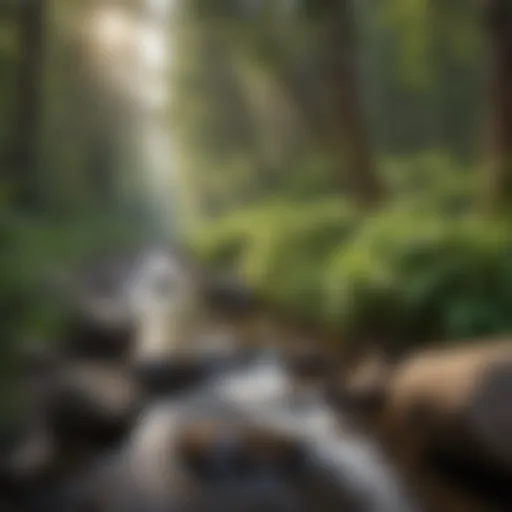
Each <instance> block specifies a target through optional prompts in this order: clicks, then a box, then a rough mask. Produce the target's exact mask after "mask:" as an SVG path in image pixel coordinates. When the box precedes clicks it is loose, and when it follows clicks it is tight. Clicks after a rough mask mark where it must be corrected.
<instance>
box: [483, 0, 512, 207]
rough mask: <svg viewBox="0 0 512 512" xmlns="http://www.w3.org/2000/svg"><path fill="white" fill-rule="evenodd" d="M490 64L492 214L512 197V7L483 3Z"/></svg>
mask: <svg viewBox="0 0 512 512" xmlns="http://www.w3.org/2000/svg"><path fill="white" fill-rule="evenodd" d="M481 2H482V9H483V17H484V29H485V36H486V41H487V46H488V57H489V58H488V62H489V70H488V72H489V93H490V105H489V109H490V112H489V141H488V142H489V170H488V175H487V179H488V182H489V183H488V189H487V192H488V196H487V198H486V199H487V201H488V205H489V207H490V209H492V210H493V211H497V210H502V209H504V208H506V207H508V206H509V204H510V199H511V198H512V4H511V3H510V2H509V0H481Z"/></svg>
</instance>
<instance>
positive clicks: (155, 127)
mask: <svg viewBox="0 0 512 512" xmlns="http://www.w3.org/2000/svg"><path fill="white" fill-rule="evenodd" d="M176 7H177V0H143V6H142V15H141V16H140V18H139V20H138V23H137V48H138V61H139V69H138V76H137V83H138V95H137V97H138V100H139V115H138V118H137V122H136V127H137V129H136V138H137V144H138V149H139V151H140V158H141V169H142V172H143V173H144V177H145V178H146V180H145V184H144V185H145V187H146V194H147V198H148V200H149V202H150V204H151V206H152V209H153V217H154V220H155V227H156V229H157V230H159V231H160V232H161V233H162V232H163V233H164V234H167V235H171V234H172V232H170V228H171V227H172V228H175V227H176V223H175V222H173V214H174V213H175V209H174V205H173V201H174V196H175V191H176V179H175V171H176V170H175V168H174V165H175V162H174V158H173V149H172V134H171V129H170V120H169V119H168V115H169V112H168V107H169V101H170V90H171V87H170V83H169V77H170V71H171V66H172V40H171V38H170V37H169V36H168V34H169V32H170V27H171V24H172V23H173V19H174V14H175V11H176Z"/></svg>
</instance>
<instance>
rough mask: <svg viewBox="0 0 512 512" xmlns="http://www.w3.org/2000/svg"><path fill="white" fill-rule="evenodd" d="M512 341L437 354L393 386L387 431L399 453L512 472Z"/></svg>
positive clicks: (412, 363)
mask: <svg viewBox="0 0 512 512" xmlns="http://www.w3.org/2000/svg"><path fill="white" fill-rule="evenodd" d="M511 404H512V343H511V342H509V341H504V342H502V341H493V342H492V343H491V342H488V343H487V344H485V345H483V344H480V345H476V346H474V345H471V346H464V347H456V348H452V349H445V350H430V351H425V352H422V353H419V354H417V355H414V356H411V357H409V358H408V359H406V360H404V361H403V362H402V363H400V364H399V365H398V366H397V368H396V370H395V371H394V373H393V375H392V376H391V377H390V380H389V382H388V385H387V393H386V404H385V412H384V416H385V422H384V430H385V434H386V436H387V438H388V440H389V441H390V442H391V443H392V444H393V445H394V447H395V449H396V450H397V452H400V454H401V455H405V456H407V457H412V459H413V460H415V459H417V458H418V457H423V456H424V455H425V454H427V453H429V454H436V456H437V455H439V456H440V457H446V458H448V459H453V460H458V461H461V462H464V463H466V464H468V465H471V466H473V467H479V468H482V469H485V470H489V471H497V472H508V473H509V474H512V437H511V432H512V408H511Z"/></svg>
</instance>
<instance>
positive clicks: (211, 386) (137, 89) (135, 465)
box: [96, 0, 415, 512]
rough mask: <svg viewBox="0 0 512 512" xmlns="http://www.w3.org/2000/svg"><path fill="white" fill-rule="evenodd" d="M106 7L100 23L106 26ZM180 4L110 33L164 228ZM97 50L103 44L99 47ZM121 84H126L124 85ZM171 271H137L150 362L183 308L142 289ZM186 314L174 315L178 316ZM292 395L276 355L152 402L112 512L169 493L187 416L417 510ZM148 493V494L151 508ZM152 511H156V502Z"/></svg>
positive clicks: (379, 507)
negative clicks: (130, 57)
mask: <svg viewBox="0 0 512 512" xmlns="http://www.w3.org/2000/svg"><path fill="white" fill-rule="evenodd" d="M99 5H100V7H97V8H98V9H100V15H99V16H98V17H97V19H102V16H101V4H99ZM106 5H107V4H105V8H107V7H106ZM177 6H178V2H177V1H174V0H141V7H142V9H141V10H140V12H139V14H138V15H136V16H135V17H133V16H132V18H130V20H131V21H130V22H129V23H128V22H127V21H126V20H127V19H128V18H123V16H121V10H120V9H121V7H119V8H118V11H117V14H116V11H115V10H114V11H112V8H111V7H109V9H110V10H109V11H108V13H109V14H108V16H110V19H111V20H115V19H116V16H117V22H116V23H117V25H116V24H115V23H111V25H110V27H111V29H112V27H118V28H117V29H116V30H118V32H119V33H120V32H122V31H124V32H123V33H124V34H126V33H128V37H127V40H132V42H133V41H135V46H134V47H135V49H136V59H135V61H134V62H135V66H134V67H132V68H131V70H132V73H129V72H127V70H126V69H124V70H120V69H119V66H122V65H123V64H122V63H123V62H124V61H122V60H121V59H119V60H117V59H115V58H112V59H111V66H110V67H109V68H106V69H104V73H105V74H106V78H107V79H109V77H110V82H111V85H112V87H114V88H117V89H118V91H119V94H126V93H127V91H128V90H129V91H130V94H131V98H132V102H133V105H132V107H133V109H134V112H135V113H136V115H135V116H134V121H135V122H134V125H135V132H134V133H135V137H134V140H135V141H136V143H137V153H138V154H139V157H140V160H141V163H142V165H141V168H142V170H143V177H144V190H145V194H146V197H147V201H148V202H149V203H150V204H152V205H153V207H154V209H155V213H156V216H155V218H156V219H158V221H163V222H162V226H164V227H165V228H167V226H168V224H169V222H170V219H171V218H172V213H173V206H174V205H173V202H172V197H173V194H175V193H176V190H177V180H176V171H177V170H176V169H175V167H174V166H175V161H174V158H173V150H172V133H171V131H170V123H169V119H168V105H169V101H170V91H171V84H170V82H169V77H170V66H171V64H172V53H173V48H172V41H171V38H170V37H169V33H170V31H171V28H172V26H173V23H174V22H175V14H176V9H177ZM105 16H106V11H105ZM105 16H104V18H105ZM123 20H125V21H123ZM123 23H125V25H123ZM119 27H121V28H122V29H123V30H121V28H119ZM111 35H112V34H111ZM96 44H97V45H100V46H101V44H102V42H101V40H98V41H96ZM99 53H100V54H101V51H100V52H99ZM119 77H124V78H123V79H121V80H119ZM173 228H174V226H173ZM166 265H167V263H166V261H165V258H163V259H162V258H161V257H160V255H159V254H158V253H155V252H152V251H149V252H148V253H147V255H146V257H144V258H143V260H141V263H140V267H139V269H138V270H137V271H136V272H135V273H134V276H135V278H134V279H132V280H131V281H129V286H128V289H127V295H128V296H129V297H130V301H131V305H132V307H133V308H135V309H136V310H137V311H139V313H140V315H139V316H140V318H141V333H142V336H143V338H144V340H145V341H144V342H143V343H139V347H143V350H142V355H147V354H148V353H149V354H150V355H154V354H157V353H158V351H159V350H162V347H163V344H164V341H163V340H164V339H166V338H168V337H169V332H168V329H169V325H170V324H169V322H167V321H165V320H164V318H168V313H169V308H170V309H171V310H172V308H174V310H173V311H174V312H176V311H177V310H178V309H179V306H178V305H177V303H176V304H174V305H171V306H169V304H172V300H171V301H170V302H169V301H167V302H166V301H165V300H163V299H162V297H157V298H156V299H155V298H154V296H152V295H151V293H152V292H149V294H148V293H147V290H146V289H144V283H147V282H150V281H152V280H154V279H153V277H152V278H151V279H149V278H147V275H148V273H149V274H151V273H152V272H153V273H156V274H159V273H162V272H163V273H165V272H167V273H168V274H172V275H173V276H174V278H173V279H175V281H176V282H180V280H179V278H178V277H179V276H178V277H177V274H176V273H174V274H173V269H172V268H168V267H166ZM141 269H142V270H141ZM144 269H145V270H144ZM144 272H146V273H144ZM142 276H146V277H142ZM171 288H172V286H171ZM172 289H173V293H174V294H176V293H178V294H179V291H180V290H182V288H180V287H179V286H178V287H175V288H172ZM178 302H179V301H178ZM137 308H138V309H137ZM166 315H167V316H166ZM178 316H179V315H177V314H175V315H174V317H173V318H174V319H176V318H177V317H178ZM174 326H176V322H174ZM176 336H178V334H176ZM290 391H291V385H290V382H288V378H287V376H286V374H285V373H284V371H283V366H282V365H281V364H280V363H279V361H278V359H276V358H275V357H273V356H272V357H267V358H262V359H261V360H258V361H253V362H252V363H251V365H249V366H247V367H244V368H243V369H239V370H237V371H234V372H227V373H226V374H223V375H221V376H219V377H217V378H216V379H214V380H213V381H212V382H209V383H207V384H206V385H203V386H201V387H200V388H199V389H197V390H195V391H194V392H192V393H189V394H187V395H185V396H181V397H178V398H169V399H167V400H164V401H159V402H158V403H155V404H153V405H152V406H151V407H150V408H149V409H148V410H147V411H146V413H145V414H144V416H143V417H142V418H141V422H140V424H139V427H138V428H137V429H136V431H135V432H134V435H133V438H132V439H131V441H130V443H129V447H128V449H126V450H124V453H123V455H122V457H121V458H122V463H121V464H120V461H119V455H117V456H114V458H113V461H112V465H113V467H115V466H116V464H117V468H118V469H117V470H119V467H123V468H124V470H123V471H122V472H124V473H123V474H124V476H123V477H122V478H120V477H119V475H118V477H119V478H118V480H119V481H122V482H124V483H123V484H122V487H120V488H119V493H118V494H117V498H114V501H115V502H116V504H117V505H118V508H116V507H113V508H112V510H116V511H117V510H139V509H140V510H146V509H147V510H152V508H151V507H150V506H149V503H148V498H147V497H148V496H150V495H151V496H153V498H152V501H151V500H150V501H151V503H153V504H155V503H156V501H158V500H157V498H155V497H157V496H158V493H159V491H161V489H162V487H166V486H165V485H163V484H162V485H159V479H161V478H162V475H163V472H162V471H161V467H160V465H161V459H162V457H164V455H165V456H169V454H168V453H166V452H163V451H162V445H161V444H160V443H161V442H162V436H164V435H169V434H168V433H169V432H170V431H172V430H173V428H175V427H176V426H177V425H178V424H179V422H180V421H181V419H182V418H183V417H186V416H190V415H192V416H193V415H194V414H199V413H200V414H203V415H204V414H205V413H207V412H208V411H209V412H210V413H211V414H213V415H220V416H228V417H229V416H231V417H239V418H244V419H245V420H246V421H248V422H250V423H253V424H260V425H263V426H267V427H271V428H272V429H274V430H278V431H283V432H285V433H287V434H288V435H290V436H292V437H294V438H296V439H298V440H300V442H301V443H302V444H303V445H306V446H308V451H309V453H310V455H311V462H310V463H311V465H312V467H315V468H316V469H315V470H316V471H317V472H319V473H321V472H326V475H327V476H326V478H329V479H331V480H333V481H334V482H335V485H336V486H339V488H340V489H343V490H344V491H345V492H347V493H348V494H351V495H352V496H354V497H355V498H356V499H357V500H358V501H360V502H361V501H362V502H364V504H365V506H364V508H363V509H362V510H363V511H367V512H402V511H403V512H409V511H414V510H415V509H414V508H413V505H412V504H411V503H410V502H409V498H408V497H407V496H406V493H405V492H404V489H403V488H402V486H401V485H400V482H399V479H398V478H397V476H396V475H395V472H394V471H393V468H391V467H390V466H389V465H388V464H387V463H386V462H385V461H384V460H383V459H382V457H381V456H380V454H379V451H378V449H377V448H376V447H375V446H373V445H372V443H371V442H370V441H369V440H367V439H365V438H363V437H358V436H356V435H355V434H354V433H349V432H348V431H346V432H343V431H342V432H340V431H339V428H338V426H337V425H336V424H335V422H334V420H333V418H332V415H331V412H330V411H329V408H328V407H327V406H326V405H325V404H323V402H322V401H321V400H320V399H319V398H318V397H316V398H312V399H311V400H310V401H309V403H305V402H303V403H298V402H297V401H295V400H294V399H293V398H292V397H291V395H290ZM173 425H174V427H173ZM116 461H117V462H116ZM119 471H120V470H119ZM104 481H105V482H108V485H109V487H110V488H109V490H108V494H109V495H110V496H111V497H112V495H113V494H115V483H114V481H112V480H111V479H110V480H109V479H108V478H104ZM160 483H162V482H160ZM141 496H143V497H144V496H145V499H146V501H144V499H143V498H141ZM137 497H138V499H139V501H137ZM155 500H156V501H155ZM121 502H122V504H121ZM137 503H138V505H137ZM210 505H211V507H210V510H212V511H213V510H216V505H215V503H213V502H212V503H211V504H210ZM137 506H139V508H137ZM154 510H157V507H156V505H155V507H154Z"/></svg>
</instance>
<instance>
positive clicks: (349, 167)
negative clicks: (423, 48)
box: [326, 0, 384, 207]
mask: <svg viewBox="0 0 512 512" xmlns="http://www.w3.org/2000/svg"><path fill="white" fill-rule="evenodd" d="M331 16H332V21H331V22H329V21H327V23H328V24H329V25H330V27H329V28H328V32H327V35H326V38H327V39H326V43H327V44H328V45H329V50H328V51H329V61H328V65H329V67H330V70H329V73H331V76H332V81H333V85H334V87H335V88H336V89H335V95H334V102H335V105H334V108H335V109H336V115H337V125H336V127H335V128H334V135H335V136H336V137H337V138H338V144H339V145H340V147H341V149H342V151H343V154H344V161H345V162H346V171H345V174H346V177H347V178H348V180H349V183H350V187H351V189H352V193H353V195H354V197H355V198H356V200H357V201H358V202H360V203H361V204H363V205H364V206H369V207H373V206H376V205H377V204H379V203H380V202H381V201H382V200H383V195H384V190H383V186H382V183H381V182H380V180H379V177H378V175H377V171H376V168H375V162H374V158H373V154H372V150H371V144H370V140H369V134H368V131H367V126H366V119H365V114H364V110H365V109H364V107H363V100H362V97H361V91H360V85H359V83H358V71H357V45H356V37H355V27H354V13H353V10H352V6H351V4H350V0H338V1H337V2H335V3H334V5H333V10H332V12H331Z"/></svg>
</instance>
